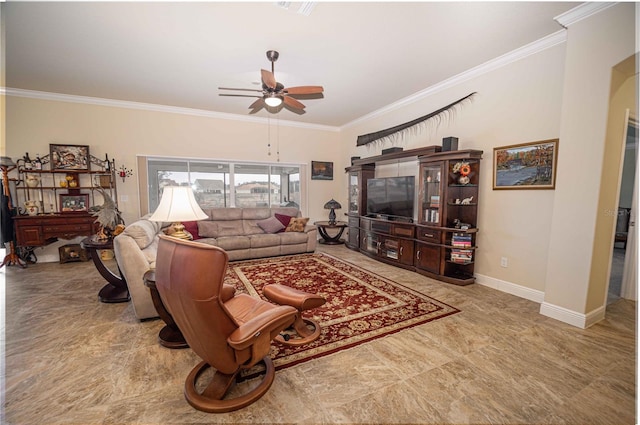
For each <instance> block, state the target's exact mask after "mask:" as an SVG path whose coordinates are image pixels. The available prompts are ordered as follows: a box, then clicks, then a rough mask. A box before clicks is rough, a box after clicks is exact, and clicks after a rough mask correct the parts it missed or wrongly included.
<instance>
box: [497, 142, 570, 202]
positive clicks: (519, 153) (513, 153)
mask: <svg viewBox="0 0 640 425" xmlns="http://www.w3.org/2000/svg"><path fill="white" fill-rule="evenodd" d="M558 143H559V139H549V140H541V141H537V142H529V143H521V144H517V145H510V146H502V147H498V148H493V190H499V189H555V187H556V167H557V163H558Z"/></svg>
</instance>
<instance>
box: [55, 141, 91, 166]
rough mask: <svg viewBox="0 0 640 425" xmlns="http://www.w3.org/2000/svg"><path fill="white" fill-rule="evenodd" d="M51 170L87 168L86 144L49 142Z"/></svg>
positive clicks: (87, 152)
mask: <svg viewBox="0 0 640 425" xmlns="http://www.w3.org/2000/svg"><path fill="white" fill-rule="evenodd" d="M49 158H50V161H51V169H52V170H80V171H83V170H89V146H88V145H56V144H49Z"/></svg>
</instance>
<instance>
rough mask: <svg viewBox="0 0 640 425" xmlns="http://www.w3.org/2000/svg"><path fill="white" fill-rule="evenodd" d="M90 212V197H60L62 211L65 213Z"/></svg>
mask: <svg viewBox="0 0 640 425" xmlns="http://www.w3.org/2000/svg"><path fill="white" fill-rule="evenodd" d="M88 210H89V195H88V194H81V195H67V194H64V195H60V211H61V212H63V213H74V212H87V211H88Z"/></svg>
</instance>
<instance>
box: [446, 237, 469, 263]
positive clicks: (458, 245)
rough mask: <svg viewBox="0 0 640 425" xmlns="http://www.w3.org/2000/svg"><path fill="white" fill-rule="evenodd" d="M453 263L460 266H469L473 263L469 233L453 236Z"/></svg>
mask: <svg viewBox="0 0 640 425" xmlns="http://www.w3.org/2000/svg"><path fill="white" fill-rule="evenodd" d="M451 246H453V247H454V248H452V249H451V261H452V262H454V263H459V264H469V263H471V262H472V261H473V250H472V249H470V248H471V235H470V234H468V233H454V234H453V235H452V236H451Z"/></svg>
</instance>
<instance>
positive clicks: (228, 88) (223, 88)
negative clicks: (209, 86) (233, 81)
mask: <svg viewBox="0 0 640 425" xmlns="http://www.w3.org/2000/svg"><path fill="white" fill-rule="evenodd" d="M218 90H239V91H257V92H258V93H262V90H257V89H236V88H233V87H218Z"/></svg>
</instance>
